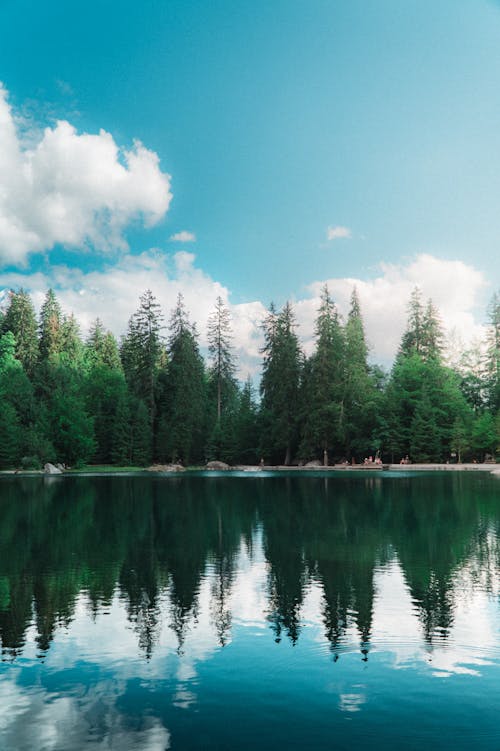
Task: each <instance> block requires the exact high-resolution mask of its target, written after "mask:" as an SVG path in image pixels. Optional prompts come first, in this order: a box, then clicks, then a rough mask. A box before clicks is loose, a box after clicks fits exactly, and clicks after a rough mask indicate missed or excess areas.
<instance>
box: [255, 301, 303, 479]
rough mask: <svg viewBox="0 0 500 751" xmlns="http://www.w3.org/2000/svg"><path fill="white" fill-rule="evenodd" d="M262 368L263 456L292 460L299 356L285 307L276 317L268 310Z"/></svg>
mask: <svg viewBox="0 0 500 751" xmlns="http://www.w3.org/2000/svg"><path fill="white" fill-rule="evenodd" d="M264 327H265V328H264V339H265V345H264V364H263V372H262V381H261V395H262V403H261V408H262V436H261V447H262V453H265V454H267V455H271V456H272V457H273V458H274V457H280V456H281V457H284V459H283V460H282V461H283V463H284V464H285V466H287V465H289V464H290V462H291V459H292V452H293V451H295V449H296V447H297V442H298V407H299V404H298V396H299V383H300V376H301V367H302V352H301V349H300V345H299V341H298V338H297V335H296V333H295V328H296V323H295V315H294V312H293V309H292V306H291V305H290V303H288V302H287V303H286V304H285V305H284V307H283V309H282V310H281V312H280V313H279V315H278V316H277V317H276V315H275V312H274V308H273V307H271V308H270V311H269V315H268V318H267V320H266V322H265V324H264Z"/></svg>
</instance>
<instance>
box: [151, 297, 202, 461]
mask: <svg viewBox="0 0 500 751" xmlns="http://www.w3.org/2000/svg"><path fill="white" fill-rule="evenodd" d="M162 391H163V393H162V397H161V401H162V405H161V415H160V419H161V420H162V421H163V425H164V426H168V431H167V430H164V431H162V432H163V435H164V436H165V438H164V439H163V440H166V445H162V446H159V447H158V451H159V452H160V453H161V454H162V455H165V454H166V455H167V456H168V457H169V459H170V460H171V461H173V462H175V461H182V462H184V463H188V462H190V461H192V460H194V461H199V460H200V459H202V457H203V450H204V437H205V425H204V415H205V409H204V404H205V393H206V384H205V372H204V365H203V360H202V358H201V355H200V351H199V347H198V341H197V334H196V329H195V328H194V326H192V325H191V324H190V322H189V320H188V316H187V313H186V309H185V306H184V299H183V297H182V295H181V294H179V296H178V298H177V304H176V307H175V308H174V310H173V311H172V314H171V317H170V322H169V337H168V366H167V373H166V376H165V378H164V379H163V388H162Z"/></svg>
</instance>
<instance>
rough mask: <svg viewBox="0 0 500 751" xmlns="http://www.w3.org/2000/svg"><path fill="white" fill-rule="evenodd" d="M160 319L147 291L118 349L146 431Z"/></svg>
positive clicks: (152, 409) (151, 419) (155, 373)
mask: <svg viewBox="0 0 500 751" xmlns="http://www.w3.org/2000/svg"><path fill="white" fill-rule="evenodd" d="M162 321H163V316H162V314H161V311H160V305H159V304H158V302H157V301H156V299H155V297H154V295H153V293H152V292H151V290H149V289H148V290H146V292H144V294H143V295H141V298H140V304H139V308H138V309H137V311H136V312H135V313H134V315H133V316H132V317H131V319H130V321H129V326H128V331H127V335H126V337H125V339H124V340H123V342H122V347H121V359H122V363H123V369H124V371H125V377H126V379H127V382H128V384H129V388H130V390H131V392H132V393H134V394H135V396H136V397H137V398H138V399H141V400H142V401H143V402H144V404H145V405H146V409H147V411H148V415H149V423H150V430H151V432H153V427H154V422H155V418H156V386H157V380H158V373H159V370H160V367H161V360H162V354H163V348H162V343H161V330H162Z"/></svg>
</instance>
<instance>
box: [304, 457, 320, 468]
mask: <svg viewBox="0 0 500 751" xmlns="http://www.w3.org/2000/svg"><path fill="white" fill-rule="evenodd" d="M322 466H323V462H320V460H319V459H313V461H312V462H307V464H304V467H322Z"/></svg>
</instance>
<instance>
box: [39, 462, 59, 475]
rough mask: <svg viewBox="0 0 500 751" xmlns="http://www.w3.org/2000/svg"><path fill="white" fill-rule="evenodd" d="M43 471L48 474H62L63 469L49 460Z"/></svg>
mask: <svg viewBox="0 0 500 751" xmlns="http://www.w3.org/2000/svg"><path fill="white" fill-rule="evenodd" d="M43 471H44V472H45V474H46V475H62V470H61V469H59V468H58V467H55V466H54V465H53V464H51V463H50V462H47V464H46V465H45V466H44V468H43Z"/></svg>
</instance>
